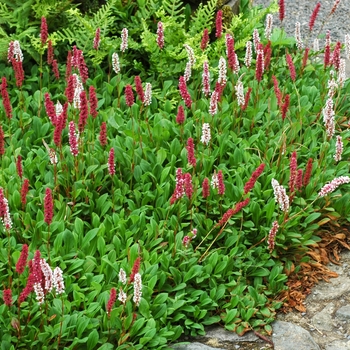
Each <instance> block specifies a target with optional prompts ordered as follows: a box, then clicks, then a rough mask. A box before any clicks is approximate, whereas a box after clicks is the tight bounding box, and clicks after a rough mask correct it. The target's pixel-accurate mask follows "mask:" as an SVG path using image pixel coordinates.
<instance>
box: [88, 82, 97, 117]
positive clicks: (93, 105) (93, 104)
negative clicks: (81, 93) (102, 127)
mask: <svg viewBox="0 0 350 350" xmlns="http://www.w3.org/2000/svg"><path fill="white" fill-rule="evenodd" d="M97 103H98V101H97V97H96V90H95V87H94V86H93V85H90V87H89V104H90V114H91V115H92V117H93V118H96V117H97V114H98V112H97Z"/></svg>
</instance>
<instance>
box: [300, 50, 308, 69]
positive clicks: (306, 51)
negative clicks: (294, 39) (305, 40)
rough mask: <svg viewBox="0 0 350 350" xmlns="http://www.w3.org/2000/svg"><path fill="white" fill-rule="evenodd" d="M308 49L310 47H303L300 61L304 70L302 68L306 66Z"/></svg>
mask: <svg viewBox="0 0 350 350" xmlns="http://www.w3.org/2000/svg"><path fill="white" fill-rule="evenodd" d="M309 51H310V49H309V48H308V47H307V48H305V51H304V56H303V63H302V70H304V68H305V67H306V63H307V59H308V57H309Z"/></svg>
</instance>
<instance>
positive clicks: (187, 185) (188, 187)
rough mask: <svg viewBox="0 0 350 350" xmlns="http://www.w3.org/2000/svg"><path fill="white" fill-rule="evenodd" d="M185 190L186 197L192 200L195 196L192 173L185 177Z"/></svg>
mask: <svg viewBox="0 0 350 350" xmlns="http://www.w3.org/2000/svg"><path fill="white" fill-rule="evenodd" d="M184 188H185V193H186V196H187V197H188V198H189V199H191V198H192V195H193V186H192V177H191V174H190V173H185V175H184Z"/></svg>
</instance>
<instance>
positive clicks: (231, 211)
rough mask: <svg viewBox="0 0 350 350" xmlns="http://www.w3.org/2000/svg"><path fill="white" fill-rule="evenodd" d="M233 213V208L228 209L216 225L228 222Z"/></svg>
mask: <svg viewBox="0 0 350 350" xmlns="http://www.w3.org/2000/svg"><path fill="white" fill-rule="evenodd" d="M232 215H233V209H232V208H231V209H229V210H227V212H226V213H225V214H224V215H223V216H222V218H221V219H220V220H219V222H218V223H217V224H216V226H219V227H221V226H223V225H225V224H226V222H227V221H229V220H230V218H231V216H232Z"/></svg>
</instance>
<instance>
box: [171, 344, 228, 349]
mask: <svg viewBox="0 0 350 350" xmlns="http://www.w3.org/2000/svg"><path fill="white" fill-rule="evenodd" d="M171 348H172V349H174V350H224V349H222V348H212V347H211V346H208V345H205V344H202V343H191V344H179V345H177V344H174V345H173V346H172V347H171Z"/></svg>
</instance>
